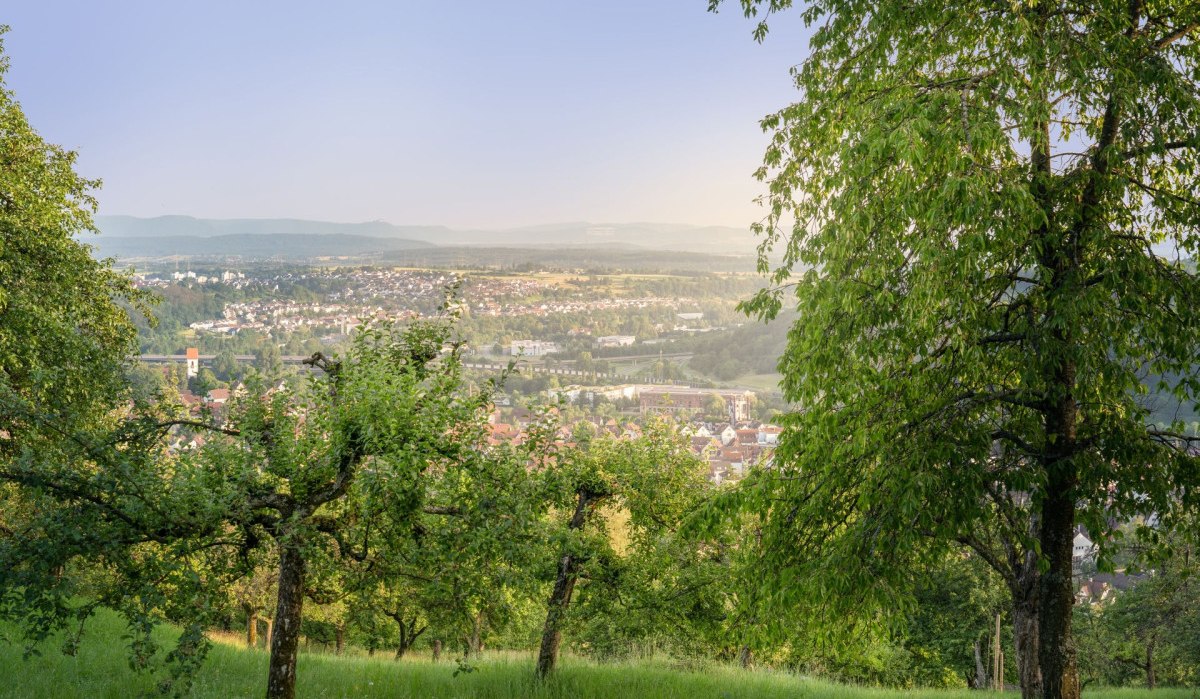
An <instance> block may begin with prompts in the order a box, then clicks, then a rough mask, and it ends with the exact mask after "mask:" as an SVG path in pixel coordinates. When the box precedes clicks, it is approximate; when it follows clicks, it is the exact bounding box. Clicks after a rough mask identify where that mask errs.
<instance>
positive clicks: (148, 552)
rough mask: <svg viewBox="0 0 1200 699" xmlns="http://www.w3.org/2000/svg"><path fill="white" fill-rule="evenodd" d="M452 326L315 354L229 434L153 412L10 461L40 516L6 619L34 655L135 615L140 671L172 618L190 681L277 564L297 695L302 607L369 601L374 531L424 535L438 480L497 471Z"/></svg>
mask: <svg viewBox="0 0 1200 699" xmlns="http://www.w3.org/2000/svg"><path fill="white" fill-rule="evenodd" d="M451 329H452V323H450V322H447V321H441V320H439V321H428V322H418V323H414V324H412V325H409V326H405V327H399V326H394V325H390V324H382V325H379V326H375V327H372V328H367V329H361V330H360V331H359V333H358V334H357V336H356V338H355V342H354V345H353V347H352V348H351V350H350V351H349V352H348V354H347V355H346V356H345V357H344V358H343V359H340V360H334V359H331V358H328V357H324V356H323V355H320V354H318V355H314V357H312V358H311V359H310V360H309V364H310V365H311V366H312V367H313V369H314V371H313V372H312V373H311V374H309V375H308V380H307V381H306V382H305V383H304V384H303V385H302V386H300V387H298V388H297V389H296V390H294V391H288V392H274V393H273V394H268V393H266V392H265V391H263V388H264V387H262V386H259V387H257V389H252V390H250V391H249V392H248V394H247V396H245V397H244V398H241V399H239V400H237V401H235V402H234V403H233V404H232V405H231V406H230V408H229V413H228V414H229V421H228V422H227V423H226V424H222V425H217V424H207V423H204V422H198V421H196V420H193V419H191V418H189V417H176V416H172V415H164V414H162V413H161V412H159V413H154V412H152V413H150V414H147V415H145V416H141V417H137V418H133V419H129V420H126V421H122V422H121V423H120V424H118V425H117V426H116V427H115V428H113V427H107V429H103V428H101V427H97V428H95V429H94V430H93V431H92V432H90V433H84V432H82V431H77V432H68V433H65V434H64V435H63V438H62V439H60V440H57V441H55V442H51V443H48V445H47V446H48V448H46V449H38V450H31V449H24V450H22V452H21V454H20V458H19V459H15V460H12V461H11V462H5V463H0V466H2V467H3V468H0V480H3V481H5V482H8V483H12V484H15V485H16V486H18V487H19V488H20V489H21V491H22V493H23V494H25V495H27V497H30V498H37V499H38V505H39V507H37V508H36V509H35V510H34V512H33V513H32V514H31V515H30V516H29V518H28V522H27V524H26V526H24V527H22V529H21V530H20V531H18V532H16V535H15V536H11V537H7V538H3V539H0V593H2V594H0V611H5V612H7V614H8V615H9V616H11V617H16V618H19V619H21V620H23V621H24V622H26V624H25V625H26V628H27V629H29V634H30V638H31V639H32V640H34V641H36V640H39V639H43V638H45V637H46V636H47V635H48V634H49V632H50V631H52V630H53V629H55V628H61V627H63V626H64V625H65V624H66V623H68V622H69V621H70V620H72V619H76V620H79V621H80V622H82V620H83V619H86V618H87V617H88V616H89V615H90V614H91V612H92V610H93V609H94V608H95V606H96V605H98V604H103V605H105V606H109V607H112V608H114V609H117V610H120V611H122V612H124V613H125V614H126V616H128V617H129V618H130V620H131V624H132V625H133V628H135V629H136V630H137V632H138V633H136V634H135V635H134V637H133V641H132V642H131V643H132V646H133V650H134V653H135V658H138V659H139V660H138V661H137V663H135V665H137V664H140V665H143V666H144V665H147V664H148V663H149V659H150V658H152V657H153V653H152V650H153V648H154V642H153V638H152V636H151V633H150V632H151V630H152V628H153V625H154V622H155V620H156V619H157V618H160V617H162V616H165V617H166V618H168V619H173V620H176V621H179V622H181V623H183V624H185V628H186V631H185V633H184V634H183V636H182V638H181V642H180V646H179V647H177V648H176V649H175V650H174V651H172V653H170V654H168V656H167V660H168V662H169V663H171V664H173V667H174V674H175V675H176V676H177V677H188V676H189V675H190V672H191V670H193V669H194V668H195V667H196V666H197V665H198V663H199V662H200V661H201V659H202V658H203V655H204V652H205V650H206V648H207V643H208V642H207V641H206V640H205V638H204V635H203V629H204V628H205V626H206V625H208V624H211V623H212V622H214V620H215V619H216V617H217V611H218V610H219V609H221V608H224V607H225V606H226V604H225V603H226V600H225V599H223V598H222V599H218V597H220V596H221V595H222V591H223V590H226V589H228V588H229V586H230V585H232V584H233V582H234V581H236V580H237V579H239V578H241V577H243V576H245V575H247V574H249V573H251V572H252V571H253V570H254V569H255V567H256V565H257V563H256V561H257V557H256V556H253V555H251V554H253V553H254V552H256V551H258V550H261V549H267V550H268V551H271V552H273V553H274V556H275V558H274V560H275V561H276V562H277V570H276V585H275V599H276V608H275V613H274V615H273V618H272V627H273V628H272V633H271V639H270V644H271V663H270V669H269V676H268V691H267V695H268V696H269V697H285V698H290V697H292V696H294V692H295V682H296V654H297V642H298V638H299V633H300V624H301V620H302V614H303V606H304V600H305V598H306V597H313V598H315V599H318V601H319V602H324V603H327V604H334V603H339V602H340V601H341V597H342V594H343V592H344V591H345V590H351V589H360V588H361V587H362V585H361V583H359V581H358V580H357V579H355V578H365V579H367V580H369V579H370V578H369V571H370V570H371V569H372V566H371V565H370V563H371V560H372V558H373V557H374V556H376V555H378V554H377V552H376V550H375V549H376V548H377V547H386V546H388V542H389V538H388V537H381V536H378V535H377V534H376V532H377V531H378V530H379V529H383V530H385V531H395V529H397V528H399V527H400V526H402V525H403V524H404V523H407V526H408V528H410V529H411V527H412V526H413V523H414V519H415V518H416V517H417V513H419V512H421V511H422V509H423V507H424V506H425V503H426V501H427V499H429V498H431V497H433V495H435V494H436V493H437V492H438V490H439V485H440V479H442V478H443V477H447V476H451V477H452V476H454V475H455V474H456V472H457V469H459V468H462V467H464V466H463V465H464V464H472V463H476V462H478V461H479V460H480V459H482V458H483V457H484V454H483V452H482V450H480V449H479V448H478V445H480V444H482V443H483V441H484V439H483V434H484V430H483V425H484V424H485V416H486V414H487V411H488V409H489V407H490V398H489V393H488V391H487V390H473V389H471V388H470V387H468V386H467V385H466V384H465V382H464V380H463V378H462V376H461V373H460V368H461V365H460V362H459V358H458V347H460V345H451V347H452V349H450V350H449V351H444V349H443V347H444V346H445V345H446V343H447V341H448V339H449V338H450V333H451ZM153 409H154V408H152V410H153ZM157 409H158V410H160V411H161V410H164V409H165V408H162V407H161V406H159V407H158V408H157ZM43 422H45V420H44V421H43ZM178 430H195V431H200V432H203V433H205V434H206V436H207V437H208V439H207V441H205V443H204V445H203V447H202V448H200V449H197V450H184V451H172V450H170V449H169V448H168V444H167V442H168V440H166V439H164V437H166V436H167V435H168V434H169V433H171V432H172V431H178ZM475 470H476V471H478V470H480V468H479V467H475ZM385 525H386V526H385ZM350 562H358V563H362V565H361V566H360V567H358V568H355V567H354V566H352V565H350ZM60 573H66V574H60ZM77 573H78V574H77ZM87 575H91V576H92V577H91V578H90V579H88V580H87V583H88V584H86V585H84V584H83V581H84V580H85V577H86V576H87ZM339 578H346V580H343V579H339ZM330 580H333V581H334V582H335V583H336V586H331V585H330V584H328V583H329V581H330ZM83 590H86V591H87V593H88V595H87V598H86V599H84V600H82V601H80V597H81V594H82V592H81V591H83ZM329 590H333V594H327V591H329ZM250 611H253V609H251V610H250ZM338 621H339V623H340V621H341V620H340V618H339V620H338Z"/></svg>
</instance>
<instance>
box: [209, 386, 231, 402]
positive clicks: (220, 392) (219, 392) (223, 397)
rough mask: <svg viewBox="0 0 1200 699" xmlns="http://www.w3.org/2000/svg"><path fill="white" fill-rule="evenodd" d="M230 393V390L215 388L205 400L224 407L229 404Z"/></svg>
mask: <svg viewBox="0 0 1200 699" xmlns="http://www.w3.org/2000/svg"><path fill="white" fill-rule="evenodd" d="M229 396H230V391H229V389H228V388H214V389H212V390H211V391H209V392H208V395H207V396H205V398H206V399H207V400H208V402H209V403H213V404H215V405H224V404H225V403H228V402H229Z"/></svg>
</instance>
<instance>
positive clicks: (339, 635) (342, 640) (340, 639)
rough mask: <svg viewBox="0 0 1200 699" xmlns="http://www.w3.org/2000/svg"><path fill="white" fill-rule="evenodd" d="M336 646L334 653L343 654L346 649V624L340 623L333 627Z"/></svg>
mask: <svg viewBox="0 0 1200 699" xmlns="http://www.w3.org/2000/svg"><path fill="white" fill-rule="evenodd" d="M333 633H334V647H333V654H334V655H341V654H342V651H344V650H346V625H345V624H338V625H336V626H334V627H333Z"/></svg>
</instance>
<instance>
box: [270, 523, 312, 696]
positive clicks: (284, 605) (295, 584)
mask: <svg viewBox="0 0 1200 699" xmlns="http://www.w3.org/2000/svg"><path fill="white" fill-rule="evenodd" d="M304 573H305V564H304V558H303V556H302V554H301V553H300V548H299V546H298V545H297V544H296V543H295V542H287V543H285V544H283V545H282V546H280V549H279V603H278V604H277V605H276V607H275V624H274V629H273V632H272V634H271V667H270V669H269V670H268V672H267V699H295V696H296V655H297V652H298V646H299V643H300V614H301V612H302V611H303V605H304Z"/></svg>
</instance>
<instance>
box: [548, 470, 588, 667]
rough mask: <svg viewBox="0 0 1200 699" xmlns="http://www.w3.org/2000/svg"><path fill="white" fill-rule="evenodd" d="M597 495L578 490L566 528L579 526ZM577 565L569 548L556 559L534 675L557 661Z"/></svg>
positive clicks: (571, 529)
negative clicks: (573, 512)
mask: <svg viewBox="0 0 1200 699" xmlns="http://www.w3.org/2000/svg"><path fill="white" fill-rule="evenodd" d="M597 497H598V496H596V495H594V494H593V493H591V491H589V490H587V489H580V490H579V491H578V499H577V501H576V503H575V514H573V515H572V516H571V521H570V522H569V523H568V524H567V529H568V530H570V531H578V530H579V529H582V528H583V525H584V524H585V523H586V521H587V515H588V511H589V510H590V508H591V506H592V504H593V503H594V502H595V500H596V499H597ZM578 568H579V561H578V560H577V558H576V556H575V555H574V554H572V553H570V552H567V553H564V554H563V555H562V558H560V559H559V561H558V575H557V576H556V577H555V580H554V590H553V591H552V592H551V593H550V600H549V601H548V602H547V604H546V623H545V625H544V626H543V627H542V644H541V647H540V648H539V649H538V660H537V675H538V677H541V678H545V677H546V676H547V675H549V674H550V673H551V672H553V671H554V666H555V665H557V664H558V649H559V646H560V645H562V619H563V617H564V616H565V615H566V613H567V608H568V607H569V606H570V605H571V593H572V592H573V591H574V590H575V580H576V579H577V578H578V575H579V570H578Z"/></svg>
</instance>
